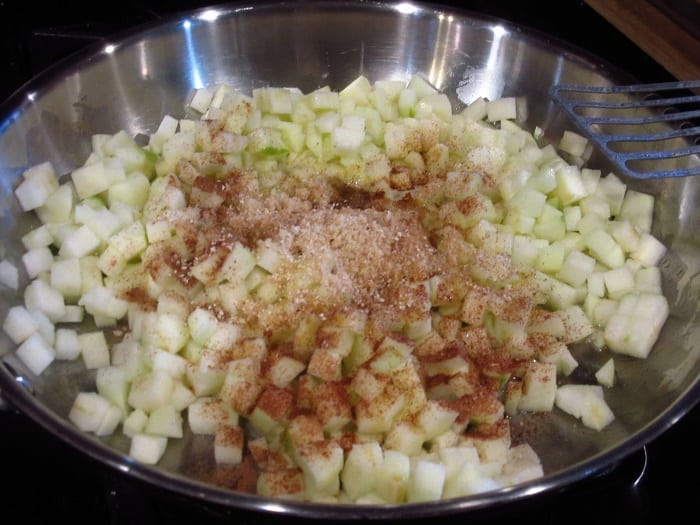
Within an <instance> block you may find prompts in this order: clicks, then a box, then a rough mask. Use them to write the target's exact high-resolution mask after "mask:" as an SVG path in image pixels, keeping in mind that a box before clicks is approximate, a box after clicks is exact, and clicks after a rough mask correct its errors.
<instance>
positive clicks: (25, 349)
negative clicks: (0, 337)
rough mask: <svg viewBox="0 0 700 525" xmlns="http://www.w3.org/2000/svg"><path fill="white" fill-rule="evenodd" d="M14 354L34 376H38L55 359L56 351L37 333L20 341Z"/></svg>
mask: <svg viewBox="0 0 700 525" xmlns="http://www.w3.org/2000/svg"><path fill="white" fill-rule="evenodd" d="M15 354H16V355H17V357H18V358H19V359H20V360H21V361H22V362H23V363H24V364H25V365H26V366H27V368H29V370H31V371H32V373H33V374H35V375H40V374H41V373H42V372H43V371H44V370H46V368H47V367H48V366H49V365H50V364H51V363H52V362H53V360H54V359H55V358H56V351H55V350H54V349H53V347H51V346H50V345H49V344H48V343H47V342H46V340H45V339H44V338H43V337H42V336H41V335H40V334H39V333H38V332H34V333H33V334H32V335H30V336H29V337H28V338H26V339H25V340H24V341H22V344H20V345H19V347H17V350H16V351H15Z"/></svg>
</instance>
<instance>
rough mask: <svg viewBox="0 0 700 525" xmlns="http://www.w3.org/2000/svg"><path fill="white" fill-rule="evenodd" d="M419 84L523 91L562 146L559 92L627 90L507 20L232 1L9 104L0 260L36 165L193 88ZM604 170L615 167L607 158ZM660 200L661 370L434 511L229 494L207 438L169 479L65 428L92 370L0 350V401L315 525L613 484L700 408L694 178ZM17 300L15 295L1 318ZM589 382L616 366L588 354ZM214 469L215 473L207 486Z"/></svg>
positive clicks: (624, 381) (590, 60) (555, 427)
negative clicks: (519, 469) (529, 469)
mask: <svg viewBox="0 0 700 525" xmlns="http://www.w3.org/2000/svg"><path fill="white" fill-rule="evenodd" d="M413 72H420V73H423V74H424V75H425V76H426V77H427V78H428V79H429V80H430V81H431V82H432V83H433V84H435V85H436V86H438V87H439V88H440V89H443V90H444V91H445V92H446V93H448V94H449V95H450V96H451V97H452V99H453V102H454V104H455V105H456V106H459V104H464V103H467V102H469V101H470V100H471V99H473V98H474V97H476V96H485V97H488V98H497V97H499V96H510V95H513V96H518V97H523V99H524V100H526V101H527V108H528V116H527V119H526V121H525V124H526V125H527V126H529V127H534V126H536V125H538V126H540V127H542V128H544V129H545V131H546V133H547V136H548V137H550V138H552V140H555V139H556V137H558V136H559V134H560V132H561V131H562V130H563V129H565V128H568V127H569V126H570V124H569V122H568V121H567V119H566V117H565V116H563V115H562V114H561V113H560V111H559V110H558V109H557V108H556V107H555V106H554V105H553V103H552V102H551V100H550V99H549V97H548V89H549V87H550V86H551V85H552V84H554V83H571V84H574V83H579V84H580V83H583V84H591V85H610V84H618V83H626V82H628V81H630V80H633V79H631V78H629V76H628V75H627V74H625V73H624V72H623V71H622V70H620V69H618V68H616V67H614V66H611V65H608V64H604V63H603V61H601V60H600V59H599V58H597V57H593V56H591V55H589V54H587V52H586V51H585V50H580V49H573V48H571V47H568V46H566V45H564V44H561V43H558V42H555V41H553V40H552V39H551V38H549V37H547V35H542V34H537V33H534V32H531V31H528V30H525V29H523V28H519V27H515V26H512V25H510V24H508V23H505V22H503V21H499V20H493V19H489V18H484V17H481V16H479V15H475V14H472V13H469V12H463V11H458V10H454V9H450V10H447V9H443V8H441V7H439V6H437V5H430V4H421V3H402V4H383V3H369V2H361V3H355V2H334V1H330V2H299V3H294V2H291V3H257V2H256V3H255V4H252V3H251V4H243V3H239V4H228V5H221V6H217V7H213V8H211V9H203V10H198V11H193V12H192V13H188V14H186V15H182V16H178V17H175V18H172V19H167V20H164V21H163V22H162V23H159V24H157V25H150V26H147V27H142V28H138V29H135V30H134V31H132V32H129V33H127V34H124V35H121V36H120V37H119V38H116V39H115V40H114V41H111V42H108V43H106V44H104V45H100V46H94V47H92V48H90V49H89V50H87V51H85V52H83V53H81V54H79V55H77V56H75V57H72V58H71V59H70V60H69V61H67V62H64V63H61V64H58V65H57V66H55V67H54V68H52V69H51V70H49V71H47V72H46V73H45V74H43V75H41V76H40V77H39V78H37V79H35V80H34V81H32V82H30V83H29V84H28V85H26V86H24V88H23V89H22V90H20V91H19V92H18V93H16V94H15V95H13V96H12V97H11V98H10V99H9V100H7V101H6V102H5V103H4V104H3V106H2V108H0V118H1V119H2V121H1V122H2V124H1V125H0V177H1V180H2V181H3V184H2V196H3V199H2V208H1V209H2V212H3V213H2V217H1V218H0V225H1V227H2V234H1V235H2V247H3V251H4V253H3V257H4V256H8V257H17V256H18V254H19V253H20V249H21V246H20V242H19V237H20V235H21V232H24V231H26V229H27V228H29V227H30V224H29V223H27V222H26V220H27V219H26V218H25V217H20V215H19V212H18V209H17V206H16V204H15V202H14V201H13V198H12V195H11V189H12V183H13V181H14V180H15V179H16V177H17V176H18V175H19V173H20V172H21V170H22V169H23V168H24V167H27V166H30V165H32V164H35V163H36V162H39V161H42V160H51V161H52V162H54V163H55V165H56V167H57V168H58V169H59V170H60V171H62V172H67V171H68V170H70V169H71V168H72V167H75V166H76V165H77V164H78V163H80V162H82V161H83V160H84V158H85V157H86V156H87V153H88V151H89V147H90V141H89V138H90V135H91V134H93V133H98V132H112V131H116V130H118V129H125V130H127V131H128V132H130V133H132V134H134V135H136V134H139V133H148V132H150V131H153V130H154V129H155V126H156V125H157V124H158V122H159V121H160V119H161V117H162V115H164V114H165V113H171V114H176V115H177V114H181V113H182V107H183V106H182V104H183V100H185V98H186V97H187V94H188V93H189V92H190V90H191V89H193V88H195V87H199V86H201V85H204V84H210V83H217V82H227V83H230V84H233V85H236V86H238V87H241V88H243V89H246V90H250V89H252V88H254V87H258V86H262V85H268V84H269V85H294V86H298V87H300V88H302V89H304V90H310V89H313V88H315V87H318V86H321V85H326V84H328V85H331V86H333V87H339V86H342V85H344V84H345V83H347V82H348V81H350V80H351V79H353V78H354V77H355V76H357V75H358V74H359V73H364V74H365V75H367V76H368V77H369V78H371V79H373V80H374V79H379V78H405V77H406V75H407V74H410V73H413ZM591 162H592V163H599V164H600V165H601V166H606V164H605V161H604V159H602V158H598V157H594V158H592V159H591ZM626 182H628V184H629V185H630V187H634V188H638V189H641V190H644V191H649V192H652V193H654V194H655V195H657V196H660V197H661V198H660V199H657V209H656V218H657V222H656V230H655V233H656V234H657V235H658V237H659V238H660V239H661V240H663V242H664V243H665V244H666V245H667V246H669V248H670V251H669V254H668V256H667V258H666V259H665V260H664V262H663V276H664V283H663V284H664V288H665V291H666V293H667V296H668V298H669V301H670V303H671V305H672V316H671V318H670V319H669V322H668V324H667V326H666V329H665V330H664V332H663V333H662V336H661V338H660V340H659V342H658V344H657V346H656V348H655V349H654V350H653V352H652V355H651V356H650V357H649V359H647V360H644V361H637V360H632V359H629V360H624V359H621V361H620V363H619V377H620V382H619V386H618V387H617V388H616V389H615V390H614V391H613V392H612V393H611V394H612V397H611V400H610V402H611V404H612V406H613V408H614V410H615V411H616V413H617V414H618V421H617V422H616V423H615V424H614V425H613V426H611V427H610V428H609V429H606V430H605V431H604V432H602V433H595V432H585V431H582V429H581V428H580V427H576V426H575V425H572V421H571V419H570V418H568V417H566V416H564V415H562V414H556V413H553V414H551V415H550V416H547V417H543V418H538V419H535V420H534V421H529V422H524V421H523V422H521V421H514V425H515V426H516V428H519V429H520V431H521V432H522V433H523V434H525V433H527V435H528V436H530V441H531V442H532V443H533V445H534V446H535V447H536V448H537V450H538V452H539V453H540V455H541V457H542V459H543V461H544V463H545V468H546V470H547V472H548V474H547V475H546V476H545V478H543V479H541V480H538V481H537V482H531V483H527V484H524V485H522V486H517V487H512V488H508V489H503V490H500V491H495V492H493V493H487V494H483V495H480V496H473V497H469V498H464V499H458V500H450V501H445V502H438V503H434V504H421V505H410V506H402V507H400V508H399V507H357V506H340V505H318V504H302V503H292V502H285V501H276V500H275V501H270V500H265V499H263V498H256V497H251V496H248V495H244V494H240V493H233V492H231V491H228V490H225V489H222V488H218V487H216V486H214V485H212V484H209V483H207V482H206V481H205V478H206V470H204V471H203V468H204V467H206V464H207V461H206V460H205V459H202V455H201V454H199V451H200V450H201V448H202V447H201V444H202V443H201V441H200V440H199V439H198V438H195V437H192V436H187V437H186V438H185V439H183V441H182V442H181V446H180V447H178V448H173V449H172V450H170V451H169V453H168V455H167V456H166V458H165V461H164V463H163V465H162V466H161V467H159V468H152V467H145V466H143V465H139V464H136V463H134V462H132V461H130V460H129V459H128V458H127V457H126V455H125V454H124V451H125V450H126V448H125V446H126V443H125V441H122V440H120V439H119V437H118V436H115V437H114V438H113V439H109V440H106V441H104V442H103V441H100V440H97V439H94V438H92V437H90V436H88V435H85V434H82V433H79V432H77V431H76V430H75V429H74V428H73V426H72V425H71V424H70V423H68V421H67V420H66V419H65V417H66V414H67V413H68V408H69V406H70V403H71V402H72V400H73V398H74V396H75V395H76V393H77V392H78V391H79V390H80V389H81V388H83V387H87V386H89V385H90V384H91V383H92V378H91V377H90V376H89V374H86V373H85V371H84V370H83V369H82V367H81V365H80V364H79V363H68V364H62V365H60V366H56V367H52V369H51V371H50V372H48V373H46V374H45V375H42V376H41V377H40V378H35V377H33V376H32V375H31V374H30V373H29V372H28V371H26V370H24V369H23V368H22V367H21V365H20V364H19V363H18V362H17V360H16V359H14V358H13V356H12V355H11V353H12V348H11V345H10V343H9V341H8V340H7V339H6V338H4V336H2V337H3V338H2V339H1V340H0V355H2V363H3V366H2V367H0V390H2V395H3V397H4V398H5V399H6V401H7V402H9V403H10V404H11V405H12V406H13V407H16V408H17V409H19V410H21V411H22V412H24V413H25V414H27V415H28V416H29V417H30V418H32V419H34V420H36V421H37V422H39V423H40V424H41V425H42V426H43V427H44V428H45V429H46V431H47V432H51V433H52V434H54V435H56V437H57V439H63V440H65V441H67V442H68V443H70V444H71V445H72V446H74V447H76V448H77V449H79V450H82V451H84V453H85V454H88V455H90V456H92V457H94V458H96V459H97V460H99V461H101V462H103V463H105V464H106V465H109V466H110V467H113V468H117V469H120V470H122V471H126V472H129V473H130V474H131V475H133V476H134V477H136V478H139V479H141V480H145V481H147V482H148V483H152V484H154V485H158V486H161V487H164V488H166V489H169V490H173V491H175V492H179V493H182V494H185V495H188V496H192V497H194V498H198V499H201V500H202V501H203V502H208V503H217V504H222V505H225V506H228V507H231V508H234V509H235V508H245V509H252V510H258V511H261V512H270V513H281V514H293V515H300V516H306V517H315V518H342V519H361V518H367V517H371V518H403V517H406V516H411V517H421V516H436V515H441V514H448V513H453V512H459V511H469V510H475V509H482V508H489V507H494V506H498V505H503V504H505V503H507V502H512V501H517V500H522V499H526V498H530V497H534V496H535V495H536V494H538V493H541V492H547V491H554V490H557V489H559V488H562V487H565V486H567V485H569V484H571V483H573V482H574V481H577V480H580V479H582V478H584V477H587V476H590V475H593V474H595V473H599V472H602V471H604V470H606V469H607V468H608V467H610V466H611V465H612V464H614V463H615V462H616V461H618V460H619V459H621V458H623V457H625V456H627V455H629V454H631V453H632V452H633V451H636V450H638V449H639V448H640V447H642V446H643V445H644V444H645V443H647V442H649V441H650V440H652V439H654V438H655V437H657V436H658V435H660V434H661V433H662V432H664V431H665V430H666V429H668V428H669V427H670V426H671V425H673V424H674V423H675V422H676V421H677V420H678V419H679V418H681V417H682V416H683V415H684V414H685V413H686V412H688V411H689V410H690V409H691V408H692V407H693V406H694V405H695V404H696V403H697V401H698V397H699V396H700V386H698V375H699V374H698V372H699V371H700V364H699V363H698V357H699V353H700V347H699V346H698V344H699V343H698V341H700V337H698V336H700V325H699V321H698V313H699V309H698V302H699V301H698V299H699V298H700V280H699V279H698V277H697V276H698V275H699V274H700V254H699V251H700V242H699V239H698V233H697V227H696V226H697V225H698V224H700V211H698V209H697V203H698V202H699V199H700V197H699V196H698V190H699V188H698V184H700V182H699V181H698V178H697V177H694V178H680V179H675V180H663V181H632V180H630V181H626ZM18 301H19V299H18V298H17V297H14V296H13V295H12V294H10V293H8V292H7V291H3V292H2V305H1V307H0V315H3V316H4V313H5V312H6V310H7V308H9V306H10V305H12V304H15V303H17V302H18ZM578 352H579V355H580V356H581V362H582V365H583V366H582V368H581V372H580V373H581V374H587V373H588V374H590V373H592V371H594V370H595V369H596V368H597V365H599V364H601V363H602V362H603V359H604V358H605V356H604V355H602V354H600V353H598V352H594V351H592V350H590V349H588V348H580V349H578ZM202 472H204V474H202Z"/></svg>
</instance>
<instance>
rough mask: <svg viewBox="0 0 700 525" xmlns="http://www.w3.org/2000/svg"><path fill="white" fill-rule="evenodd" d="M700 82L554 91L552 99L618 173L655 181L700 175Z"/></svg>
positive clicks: (557, 87) (560, 87)
mask: <svg viewBox="0 0 700 525" xmlns="http://www.w3.org/2000/svg"><path fill="white" fill-rule="evenodd" d="M698 90H700V80H693V81H682V82H662V83H655V84H631V85H623V86H585V85H571V84H569V85H563V84H560V85H554V86H553V87H552V88H551V90H550V94H551V96H552V98H553V99H554V101H555V102H557V103H558V104H559V105H560V106H561V107H562V108H563V109H564V111H566V113H567V114H568V115H569V116H570V117H571V119H572V120H573V121H574V123H575V124H576V125H577V126H578V128H579V130H580V131H581V132H582V133H583V134H584V135H585V136H586V137H587V138H588V139H589V140H590V141H591V142H592V143H593V144H594V145H595V146H596V147H597V148H599V150H600V151H601V152H602V153H603V154H604V155H605V156H607V157H608V158H609V159H610V160H611V161H612V162H613V163H614V164H615V165H616V167H617V168H618V170H619V172H620V173H622V174H625V175H627V176H629V177H635V178H642V179H651V178H662V177H686V176H690V175H698V174H700V158H698V154H700V145H698V143H697V141H698V140H700V125H699V124H698V121H700V95H697V94H696V93H697V92H698Z"/></svg>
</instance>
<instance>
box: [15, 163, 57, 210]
mask: <svg viewBox="0 0 700 525" xmlns="http://www.w3.org/2000/svg"><path fill="white" fill-rule="evenodd" d="M22 176H23V179H22V181H21V182H20V183H19V185H18V186H17V188H16V189H15V196H16V197H17V200H18V202H19V204H20V207H21V208H22V210H24V211H30V210H34V209H36V208H38V207H39V206H41V205H43V204H44V203H45V202H46V201H47V199H48V198H49V196H50V195H51V194H52V193H53V192H54V191H56V189H57V188H58V179H57V177H56V172H55V171H54V168H53V165H52V164H51V163H50V162H42V163H41V164H37V165H35V166H32V167H31V168H29V169H27V170H25V171H24V173H23V174H22Z"/></svg>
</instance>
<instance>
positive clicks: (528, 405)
mask: <svg viewBox="0 0 700 525" xmlns="http://www.w3.org/2000/svg"><path fill="white" fill-rule="evenodd" d="M556 392H557V366H556V365H555V364H554V363H539V362H536V361H534V362H532V363H530V364H529V365H528V367H527V369H526V371H525V375H524V376H523V390H522V397H521V398H520V402H519V404H518V408H519V409H520V410H525V411H532V412H549V411H551V410H552V408H553V406H554V398H555V396H556Z"/></svg>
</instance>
